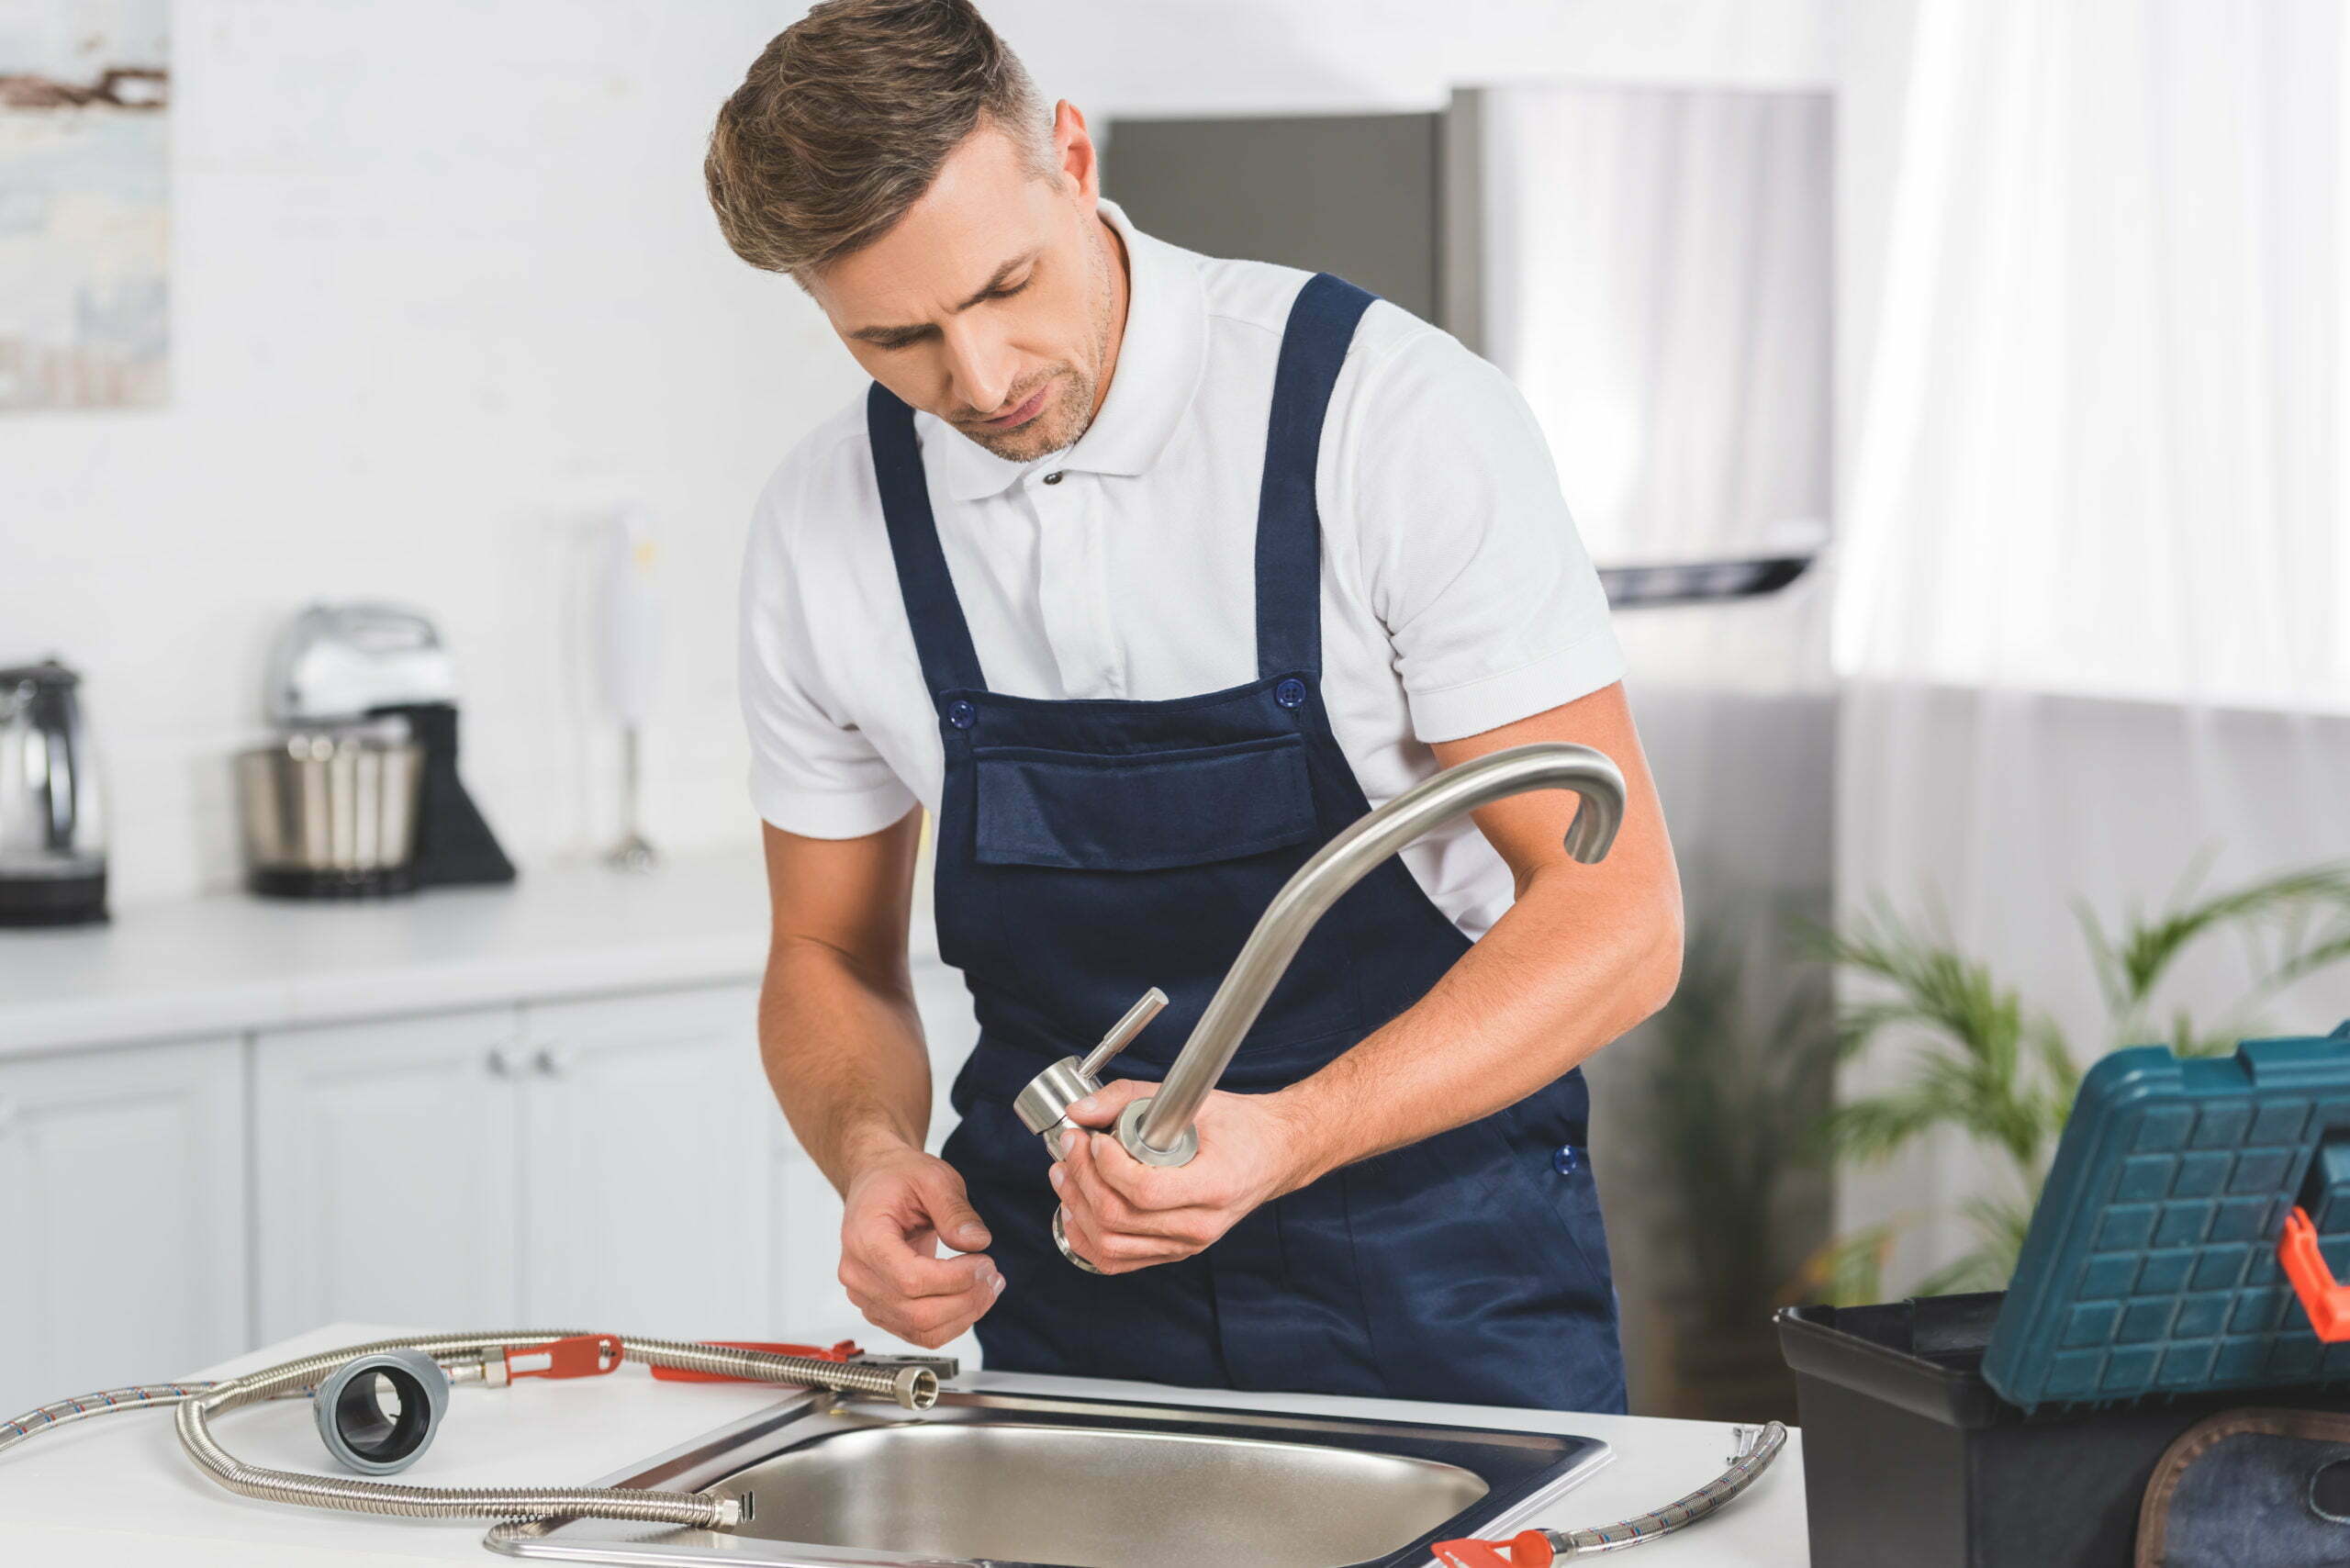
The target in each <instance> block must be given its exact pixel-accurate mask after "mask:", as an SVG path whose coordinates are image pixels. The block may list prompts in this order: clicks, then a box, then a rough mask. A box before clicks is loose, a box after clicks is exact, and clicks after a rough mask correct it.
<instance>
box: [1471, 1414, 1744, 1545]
mask: <svg viewBox="0 0 2350 1568" xmlns="http://www.w3.org/2000/svg"><path fill="white" fill-rule="evenodd" d="M1733 1435H1734V1439H1735V1441H1736V1442H1737V1445H1738V1451H1737V1452H1735V1453H1734V1454H1732V1455H1731V1456H1730V1462H1729V1469H1728V1470H1725V1471H1723V1472H1722V1473H1720V1474H1719V1475H1718V1476H1716V1477H1714V1479H1713V1480H1711V1481H1708V1482H1707V1483H1706V1484H1704V1485H1703V1486H1700V1487H1698V1488H1697V1489H1696V1490H1695V1492H1692V1493H1690V1494H1689V1495H1687V1496H1685V1497H1680V1498H1676V1499H1674V1500H1673V1502H1670V1503H1667V1504H1666V1505H1665V1506H1663V1507H1662V1508H1659V1509H1657V1510H1656V1511H1655V1512H1654V1513H1648V1514H1642V1515H1640V1516H1639V1518H1630V1519H1626V1520H1624V1521H1623V1522H1622V1523H1620V1524H1613V1525H1604V1526H1602V1527H1601V1528H1599V1529H1578V1530H1550V1529H1546V1530H1529V1531H1527V1535H1539V1536H1540V1537H1541V1538H1542V1539H1543V1540H1544V1541H1545V1542H1547V1543H1548V1544H1549V1546H1550V1551H1551V1553H1552V1555H1553V1556H1555V1557H1583V1556H1591V1555H1595V1554H1597V1553H1599V1552H1602V1551H1624V1550H1625V1549H1626V1548H1628V1547H1633V1546H1640V1545H1643V1544H1645V1543H1647V1542H1649V1541H1651V1540H1656V1539H1657V1538H1658V1537H1659V1536H1665V1535H1671V1534H1672V1533H1673V1531H1675V1530H1678V1529H1687V1528H1688V1527H1689V1526H1691V1525H1694V1524H1695V1523H1696V1522H1697V1521H1698V1520H1699V1519H1702V1518H1705V1517H1706V1516H1707V1515H1708V1514H1710V1513H1713V1512H1715V1511H1716V1510H1717V1509H1719V1508H1721V1507H1723V1506H1727V1505H1728V1504H1729V1502H1730V1500H1731V1499H1732V1498H1734V1497H1736V1496H1737V1495H1739V1494H1740V1493H1741V1492H1743V1491H1745V1490H1746V1489H1747V1488H1748V1487H1749V1486H1751V1485H1752V1484H1754V1478H1755V1477H1756V1476H1758V1475H1760V1474H1762V1473H1763V1472H1764V1471H1766V1470H1768V1469H1770V1468H1771V1462H1772V1461H1773V1460H1774V1459H1776V1458H1778V1457H1779V1450H1781V1449H1783V1448H1785V1447H1786V1446H1787V1429H1786V1428H1785V1427H1784V1426H1782V1425H1781V1424H1780V1423H1778V1422H1776V1421H1773V1422H1771V1423H1770V1424H1769V1425H1767V1426H1763V1427H1739V1428H1733ZM1518 1540H1519V1541H1520V1542H1521V1543H1522V1542H1524V1541H1525V1540H1526V1536H1524V1535H1521V1536H1519V1537H1518ZM1510 1557H1511V1561H1512V1562H1515V1563H1516V1564H1517V1565H1518V1568H1528V1565H1529V1564H1534V1563H1536V1562H1539V1561H1540V1560H1539V1559H1536V1558H1532V1557H1529V1556H1528V1555H1527V1552H1526V1551H1525V1549H1524V1546H1523V1545H1521V1546H1520V1547H1519V1549H1518V1550H1517V1551H1513V1552H1512V1553H1511V1554H1510Z"/></svg>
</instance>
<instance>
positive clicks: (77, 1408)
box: [0, 1383, 214, 1453]
mask: <svg viewBox="0 0 2350 1568" xmlns="http://www.w3.org/2000/svg"><path fill="white" fill-rule="evenodd" d="M213 1386H214V1385H213V1384H211V1383H131V1384H129V1386H128V1387H124V1388H108V1389H103V1390H101V1391H100V1392H98V1393H96V1394H76V1395H75V1396H74V1397H73V1398H71V1399H60V1400H57V1401H55V1402H54V1403H52V1404H49V1405H42V1406H36V1407H35V1408H33V1409H30V1410H28V1411H26V1412H25V1413H24V1414H23V1415H21V1416H19V1417H17V1418H16V1419H15V1420H13V1421H0V1453H6V1452H7V1451H8V1450H10V1449H12V1448H15V1447H16V1446H17V1444H18V1443H21V1442H26V1441H28V1440H30V1439H32V1438H33V1437H35V1436H36V1435H37V1434H39V1433H41V1432H46V1431H50V1430H52V1429H54V1428H58V1427H64V1426H71V1425H72V1424H73V1422H75V1421H86V1420H88V1419H89V1418H90V1417H93V1416H112V1415H115V1414H117V1412H119V1411H124V1410H155V1409H162V1408H164V1407H166V1406H173V1405H177V1404H178V1403H179V1402H180V1401H181V1400H183V1399H189V1398H193V1397H194V1396H195V1395H196V1394H202V1393H204V1392H205V1391H206V1390H207V1389H209V1388H211V1387H213Z"/></svg>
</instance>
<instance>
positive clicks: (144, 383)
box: [0, 0, 171, 411]
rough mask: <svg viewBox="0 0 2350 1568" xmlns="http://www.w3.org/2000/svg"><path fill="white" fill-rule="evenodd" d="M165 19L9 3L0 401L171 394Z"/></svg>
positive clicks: (147, 2)
mask: <svg viewBox="0 0 2350 1568" xmlns="http://www.w3.org/2000/svg"><path fill="white" fill-rule="evenodd" d="M169 17H170V7H169V3H168V0H10V4H8V5H6V6H0V411H5V410H10V409H107V408H138V407H143V406H149V405H153V404H158V403H161V402H162V401H163V399H164V396H165V393H166V391H167V376H166V368H167V364H168V358H167V355H168V348H169V342H170V338H169V331H168V325H169V311H168V303H169V287H168V279H167V273H168V269H169V263H170V252H171V243H170V207H169V205H168V201H167V192H168V181H169V149H168V146H167V143H166V141H165V121H166V118H167V106H168V104H169V103H170V98H171V78H170V58H171V57H170V50H169Z"/></svg>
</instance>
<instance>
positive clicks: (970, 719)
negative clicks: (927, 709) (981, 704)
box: [946, 697, 979, 730]
mask: <svg viewBox="0 0 2350 1568" xmlns="http://www.w3.org/2000/svg"><path fill="white" fill-rule="evenodd" d="M978 719H979V710H978V709H976V708H974V707H972V706H971V705H970V704H969V703H968V702H966V701H964V700H962V699H961V698H959V697H958V698H957V699H956V700H954V701H952V702H949V703H948V704H947V705H946V722H948V723H950V724H952V725H954V726H955V727H956V728H957V729H958V730H968V729H969V728H970V727H971V725H972V724H973V723H974V722H977V721H978Z"/></svg>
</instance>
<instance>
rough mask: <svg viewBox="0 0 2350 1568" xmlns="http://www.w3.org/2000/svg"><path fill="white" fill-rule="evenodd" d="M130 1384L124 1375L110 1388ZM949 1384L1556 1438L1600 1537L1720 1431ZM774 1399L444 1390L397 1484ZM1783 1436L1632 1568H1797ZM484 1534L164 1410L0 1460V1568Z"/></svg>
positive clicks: (32, 1445)
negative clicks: (320, 1501) (231, 1484)
mask: <svg viewBox="0 0 2350 1568" xmlns="http://www.w3.org/2000/svg"><path fill="white" fill-rule="evenodd" d="M393 1332H397V1330H393V1329H384V1328H378V1327H369V1326H366V1325H364V1324H338V1325H336V1326H334V1327H330V1328H322V1329H319V1330H318V1331H316V1332H314V1333H310V1334H305V1335H302V1336H299V1337H298V1338H293V1339H288V1340H286V1341H285V1342H284V1343H283V1344H279V1345H274V1346H271V1347H269V1348H267V1349H265V1350H259V1351H256V1352H254V1353H253V1354H252V1355H250V1356H243V1357H240V1358H238V1359H237V1360H236V1361H229V1362H225V1363H223V1365H222V1366H221V1367H220V1368H215V1369H211V1370H210V1371H209V1372H206V1373H201V1374H198V1375H203V1376H217V1375H221V1374H222V1373H224V1372H227V1373H234V1372H246V1371H250V1370H252V1369H254V1368H258V1367H263V1366H268V1365H271V1364H273V1363H274V1362H277V1361H285V1360H290V1359H291V1358H293V1357H295V1356H297V1355H303V1354H307V1353H308V1352H311V1351H314V1350H325V1349H329V1348H331V1347H333V1346H337V1345H349V1344H357V1343H360V1342H363V1341H365V1340H368V1339H372V1338H380V1337H383V1336H385V1335H386V1334H389V1333H393ZM137 1371H138V1369H136V1368H131V1367H126V1368H125V1372H126V1373H129V1374H134V1375H135V1373H136V1372H137ZM960 1386H964V1387H979V1388H1007V1389H1034V1390H1039V1391H1045V1390H1050V1391H1053V1392H1058V1393H1066V1394H1091V1395H1095V1396H1106V1397H1113V1398H1125V1399H1146V1400H1151V1399H1168V1400H1180V1401H1181V1402H1183V1403H1188V1404H1201V1405H1227V1406H1244V1407H1255V1408H1263V1407H1265V1406H1268V1405H1273V1406H1277V1407H1279V1408H1282V1409H1295V1410H1302V1411H1305V1410H1310V1411H1315V1412H1320V1413H1324V1414H1330V1415H1348V1416H1372V1417H1402V1418H1405V1419H1410V1420H1418V1421H1430V1422H1438V1423H1449V1424H1454V1425H1464V1426H1485V1427H1515V1428H1520V1429H1526V1430H1543V1431H1557V1432H1573V1433H1578V1434H1581V1435H1583V1436H1587V1437H1594V1438H1598V1439H1603V1440H1605V1441H1606V1442H1607V1443H1609V1444H1610V1445H1612V1446H1613V1448H1614V1450H1615V1458H1614V1461H1613V1462H1611V1463H1609V1464H1608V1465H1607V1466H1606V1468H1605V1469H1603V1470H1601V1471H1600V1472H1598V1473H1596V1474H1595V1475H1594V1476H1593V1477H1592V1478H1591V1479H1590V1480H1589V1481H1587V1482H1585V1483H1584V1484H1583V1485H1581V1486H1579V1487H1577V1488H1576V1489H1575V1490H1574V1491H1572V1492H1571V1493H1569V1494H1567V1495H1566V1496H1565V1497H1564V1498H1563V1499H1561V1501H1560V1502H1559V1503H1558V1504H1556V1505H1554V1506H1553V1507H1552V1508H1550V1510H1549V1511H1548V1512H1547V1513H1546V1514H1545V1515H1543V1516H1540V1517H1539V1518H1537V1519H1536V1521H1535V1522H1536V1523H1539V1524H1543V1525H1549V1526H1551V1527H1553V1528H1560V1529H1582V1528H1584V1527H1587V1526H1593V1525H1599V1524H1607V1523H1613V1522H1614V1521H1616V1520H1617V1519H1621V1518H1628V1517H1629V1516H1632V1515H1635V1514H1639V1513H1642V1512H1644V1511H1646V1510H1648V1509H1651V1508H1655V1507H1659V1506H1662V1505H1663V1504H1665V1503H1667V1502H1670V1501H1672V1500H1673V1499H1674V1498H1676V1497H1678V1496H1681V1495H1683V1494H1684V1493H1687V1492H1691V1491H1694V1490H1695V1489H1696V1488H1697V1487H1698V1486H1701V1485H1703V1484H1705V1483H1706V1482H1707V1481H1710V1480H1712V1479H1713V1478H1714V1477H1715V1476H1716V1475H1718V1474H1719V1473H1721V1469H1722V1466H1723V1464H1724V1462H1725V1461H1726V1459H1727V1456H1728V1455H1729V1448H1730V1439H1729V1428H1728V1427H1726V1426H1720V1425H1717V1424H1715V1423H1712V1422H1703V1421H1666V1420H1657V1419H1652V1418H1650V1417H1637V1416H1575V1415H1550V1414H1545V1413H1542V1412H1537V1411H1527V1410H1494V1409H1489V1408H1483V1407H1480V1406H1468V1405H1418V1404H1400V1403H1393V1402H1387V1401H1381V1400H1372V1399H1341V1398H1335V1397H1326V1396H1320V1395H1307V1394H1285V1395H1278V1396H1276V1395H1268V1394H1231V1393H1223V1392H1209V1391H1193V1390H1188V1389H1186V1390H1174V1389H1164V1388H1159V1387H1157V1386H1154V1385H1150V1384H1138V1383H1102V1382H1095V1381H1092V1380H1089V1379H1080V1378H1050V1377H1029V1376H1021V1375H1015V1374H1012V1373H993V1372H967V1373H966V1374H965V1375H964V1378H963V1379H962V1382H961V1383H960ZM775 1399H776V1391H775V1390H773V1389H768V1388H754V1387H748V1386H744V1385H740V1384H724V1383H655V1382H654V1381H653V1380H652V1378H651V1377H650V1376H649V1375H648V1374H647V1373H646V1372H644V1371H643V1368H641V1367H634V1366H631V1367H623V1368H622V1369H621V1371H620V1372H617V1373H614V1374H613V1375H611V1376H610V1377H605V1378H597V1379H590V1380H585V1381H581V1382H576V1383H561V1384H556V1383H524V1384H520V1385H519V1386H517V1387H515V1388H512V1389H509V1390H506V1391H502V1392H493V1391H486V1390H482V1389H478V1388H460V1389H458V1390H456V1391H455V1394H454V1395H453V1400H452V1404H451V1406H450V1411H449V1416H448V1419H447V1420H446V1422H445V1423H444V1424H443V1426H442V1429H441V1432H440V1435H439V1436H438V1437H437V1438H435V1439H434V1440H433V1445H432V1448H431V1450H430V1451H428V1452H427V1453H426V1454H425V1456H424V1457H423V1458H422V1459H421V1460H420V1461H418V1462H417V1463H416V1465H415V1466H414V1468H412V1469H410V1470H409V1471H408V1472H407V1473H406V1474H405V1475H404V1476H403V1477H402V1479H404V1480H408V1481H413V1482H416V1483H418V1484H426V1485H435V1484H437V1485H479V1484H491V1483H504V1484H528V1485H546V1484H566V1483H579V1482H587V1481H591V1480H595V1479H598V1478H599V1477H602V1476H605V1475H609V1474H610V1473H614V1472H616V1471H619V1470H621V1469H623V1468H625V1467H627V1466H629V1465H631V1464H632V1463H634V1462H638V1461H641V1460H644V1459H648V1458H651V1457H652V1456H653V1455H655V1454H656V1453H660V1452H662V1451H664V1450H667V1449H669V1448H672V1447H675V1446H676V1445H677V1444H679V1443H682V1442H685V1441H686V1440H687V1439H691V1438H694V1437H696V1436H699V1434H701V1433H703V1432H707V1431H711V1430H713V1429H715V1428H719V1427H722V1426H724V1425H725V1424H726V1423H728V1422H730V1421H733V1420H734V1419H736V1418H737V1417H743V1416H746V1415H749V1414H750V1413H751V1412H753V1411H755V1410H757V1409H760V1408H761V1407H763V1406H767V1405H770V1404H773V1403H774V1402H775ZM218 1430H219V1434H220V1436H221V1438H222V1439H223V1440H224V1441H225V1442H227V1443H228V1444H229V1446H230V1447H231V1448H232V1449H233V1450H235V1451H236V1452H237V1453H238V1454H239V1455H240V1456H241V1457H243V1458H245V1459H249V1460H251V1461H252V1462H255V1463H258V1464H267V1465H274V1466H278V1467H281V1468H285V1469H290V1470H319V1469H321V1468H324V1467H325V1466H326V1464H327V1461H326V1456H325V1453H324V1451H323V1450H321V1449H320V1448H319V1440H318V1432H317V1429H316V1428H315V1427H314V1426H313V1425H312V1420H311V1415H310V1406H308V1403H307V1402H302V1401H292V1400H289V1401H286V1402H284V1403H281V1404H274V1405H268V1406H258V1407H256V1408H253V1409H250V1410H242V1411H239V1412H237V1413H235V1414H233V1415H230V1416H225V1417H221V1419H220V1422H219V1427H218ZM1799 1441H1800V1436H1799V1435H1798V1436H1797V1438H1796V1439H1794V1440H1791V1441H1790V1442H1789V1443H1788V1445H1787V1450H1786V1451H1785V1453H1784V1454H1783V1455H1781V1456H1780V1459H1779V1461H1778V1462H1777V1463H1775V1464H1774V1465H1773V1466H1772V1467H1771V1469H1770V1471H1769V1472H1768V1473H1765V1474H1764V1475H1763V1476H1762V1479H1761V1480H1759V1481H1757V1482H1756V1483H1755V1484H1754V1486H1753V1488H1752V1489H1751V1491H1750V1492H1748V1494H1747V1495H1745V1496H1743V1497H1741V1498H1740V1499H1739V1500H1738V1501H1737V1502H1735V1503H1733V1504H1731V1505H1730V1506H1729V1507H1728V1508H1727V1509H1725V1510H1723V1512H1722V1513H1720V1514H1719V1515H1718V1516H1716V1517H1715V1518H1711V1519H1708V1520H1706V1521H1705V1522H1703V1523H1701V1524H1698V1525H1695V1526H1693V1527H1691V1528H1690V1529H1688V1530H1686V1531H1685V1532H1684V1533H1682V1534H1679V1535H1676V1536H1673V1537H1669V1538H1668V1539H1666V1540H1662V1541H1659V1542H1657V1543H1656V1544H1654V1545H1651V1546H1644V1547H1641V1548H1640V1549H1639V1554H1638V1556H1637V1557H1635V1558H1634V1559H1633V1560H1632V1561H1633V1562H1635V1563H1637V1564H1638V1568H1693V1565H1695V1564H1697V1563H1705V1564H1708V1565H1710V1568H1802V1564H1804V1563H1805V1562H1807V1561H1808V1558H1809V1552H1808V1551H1807V1547H1806V1544H1805V1540H1806V1537H1805V1529H1804V1495H1803V1465H1802V1453H1801V1450H1800V1447H1799ZM485 1528H486V1527H485V1526H483V1525H481V1524H479V1523H466V1522H459V1521H453V1520H451V1521H443V1520H431V1519H386V1518H367V1517H363V1516H359V1515H353V1514H328V1513H320V1512H316V1511H313V1510H309V1509H304V1508H290V1507H279V1506H273V1505H267V1504H262V1503H255V1502H249V1501H247V1500H245V1499H243V1498H241V1497H237V1496H234V1495H231V1494H229V1493H228V1492H225V1491H222V1490H221V1489H220V1488H219V1487H218V1486H216V1485H214V1484H212V1482H211V1481H209V1480H207V1478H206V1477H204V1476H203V1475H202V1474H201V1473H198V1472H197V1470H196V1467H195V1466H194V1465H193V1464H191V1463H190V1462H188V1461H187V1460H186V1458H185V1456H184V1455H182V1454H181V1452H180V1451H179V1444H178V1441H177V1439H176V1438H175V1437H174V1436H173V1429H172V1421H171V1418H170V1417H169V1416H168V1415H166V1414H162V1413H159V1412H155V1411H132V1412H129V1413H127V1414H124V1415H120V1416H107V1417H100V1418H98V1419H96V1420H94V1421H88V1422H84V1423H82V1424H81V1425H79V1426H76V1427H70V1428H62V1429H60V1430H58V1431H55V1432H52V1433H50V1434H49V1435H48V1436H46V1437H41V1438H38V1439H34V1440H32V1441H30V1442H28V1443H25V1444H23V1445H21V1446H20V1447H18V1448H17V1449H15V1450H11V1451H10V1452H8V1453H6V1454H0V1562H12V1563H14V1562H22V1563H39V1564H50V1563H73V1564H84V1563H86V1564H92V1565H109V1564H117V1563H120V1564H141V1565H147V1564H151V1565H154V1568H164V1565H169V1568H216V1565H217V1568H279V1565H283V1568H293V1565H295V1564H310V1563H318V1562H336V1563H395V1562H448V1561H457V1562H493V1561H502V1559H497V1558H494V1557H493V1556H492V1555H491V1554H490V1553H489V1552H487V1551H486V1550H484V1548H483V1547H482V1545H481V1538H482V1533H483V1530H484V1529H485Z"/></svg>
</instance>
